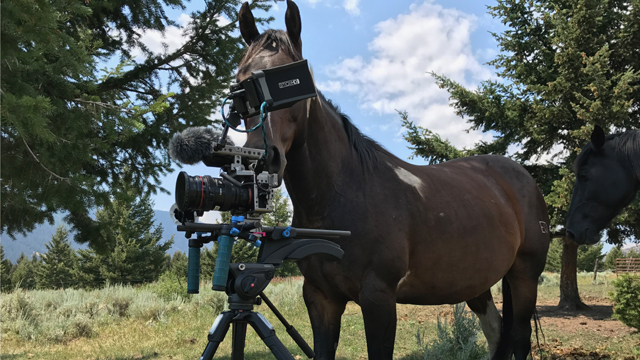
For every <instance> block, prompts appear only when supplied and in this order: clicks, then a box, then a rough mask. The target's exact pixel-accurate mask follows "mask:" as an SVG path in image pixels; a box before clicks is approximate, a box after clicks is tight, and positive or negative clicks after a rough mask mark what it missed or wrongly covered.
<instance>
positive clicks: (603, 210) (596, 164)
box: [566, 125, 637, 244]
mask: <svg viewBox="0 0 640 360" xmlns="http://www.w3.org/2000/svg"><path fill="white" fill-rule="evenodd" d="M614 142H615V141H614V140H611V139H610V137H605V134H604V131H603V130H602V128H601V127H599V126H597V125H596V127H595V129H594V130H593V133H592V134H591V142H590V143H588V144H587V145H586V146H585V147H584V148H582V152H581V153H580V155H578V158H577V159H576V161H575V163H574V172H575V174H576V181H575V184H574V185H573V196H572V198H571V205H570V206H569V213H568V214H567V226H566V229H567V236H568V237H569V238H570V239H572V240H574V241H575V242H577V243H578V244H595V243H597V242H598V241H599V240H600V232H601V231H602V230H603V229H604V228H605V227H606V226H607V224H609V222H610V221H611V220H613V218H614V217H615V216H616V215H618V214H619V213H620V212H621V211H622V209H623V208H624V207H625V206H627V205H629V204H630V203H631V201H632V200H633V199H634V197H635V194H636V191H637V189H636V186H637V185H636V184H637V181H636V180H635V175H634V172H633V170H632V169H631V168H630V167H629V165H628V161H625V160H626V159H625V158H624V157H623V156H620V151H619V149H617V148H616V144H614Z"/></svg>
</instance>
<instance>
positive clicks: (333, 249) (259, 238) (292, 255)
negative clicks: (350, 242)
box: [178, 216, 351, 296]
mask: <svg viewBox="0 0 640 360" xmlns="http://www.w3.org/2000/svg"><path fill="white" fill-rule="evenodd" d="M234 220H235V221H234ZM240 220H244V218H243V217H241V216H234V217H232V223H231V224H203V223H194V222H184V223H183V224H182V225H178V231H184V232H186V235H187V237H191V235H193V234H194V233H197V234H198V237H197V238H196V239H190V240H189V268H188V274H189V275H188V286H187V291H188V292H189V293H190V294H197V293H198V292H199V284H200V248H201V247H202V246H203V245H204V244H205V243H208V242H210V241H213V240H214V239H218V246H219V247H220V246H223V245H224V243H222V242H221V239H222V240H223V241H227V239H225V238H224V237H227V238H229V239H231V241H230V244H231V246H233V242H235V240H234V237H237V238H240V239H243V240H245V241H248V242H250V243H253V244H254V245H256V246H259V247H260V251H259V253H258V259H257V262H256V264H258V265H260V266H258V267H251V271H252V272H254V271H257V270H260V271H262V272H264V276H263V277H260V279H262V280H263V281H265V284H264V287H262V289H264V288H265V287H266V286H267V285H268V284H269V281H270V280H271V279H272V278H273V275H274V273H275V268H277V267H280V266H282V262H283V261H284V260H299V259H302V258H304V257H306V256H309V255H313V254H327V255H330V256H334V257H336V258H338V259H341V258H342V256H343V254H344V252H343V251H342V249H341V248H340V246H338V245H337V244H336V243H333V242H331V241H328V240H325V239H321V238H319V237H328V238H337V237H341V236H349V235H351V233H350V232H349V231H336V230H319V229H302V228H294V227H291V226H287V227H284V226H276V227H263V226H262V224H261V223H260V222H259V221H253V222H243V221H240ZM206 233H209V234H210V235H208V236H206V235H203V234H206ZM303 237H304V238H303ZM227 242H229V241H227ZM221 250H222V249H220V248H219V251H218V256H220V254H221V253H223V254H229V258H230V256H231V251H230V250H228V251H227V250H225V251H221ZM224 260H225V259H221V258H218V259H217V260H216V266H215V270H214V278H213V286H212V289H213V290H217V291H227V293H229V291H230V289H231V288H232V289H234V290H235V291H236V293H242V291H237V289H236V287H235V285H234V286H232V287H231V288H229V284H228V279H229V277H228V276H227V275H228V274H229V273H231V274H232V277H231V279H236V278H238V277H240V276H241V275H242V276H244V275H243V274H246V273H243V271H245V270H247V266H249V265H252V264H230V263H229V261H230V259H227V260H226V263H225V262H224ZM236 265H238V266H237V267H235V266H236ZM241 267H242V268H241ZM234 269H237V271H239V272H234ZM270 269H272V270H270ZM270 271H271V272H272V273H270ZM223 274H224V275H223ZM235 275H237V276H236V277H234V276H235ZM221 277H224V278H223V279H221ZM266 280H268V281H266ZM261 282H262V281H261ZM254 286H255V284H254ZM262 289H261V290H260V291H262ZM249 290H251V289H249ZM260 291H258V292H257V293H259V292H260ZM253 293H254V291H249V292H248V293H247V295H246V296H255V295H253ZM257 293H256V294H257ZM249 294H251V295H249Z"/></svg>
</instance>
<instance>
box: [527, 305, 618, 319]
mask: <svg viewBox="0 0 640 360" xmlns="http://www.w3.org/2000/svg"><path fill="white" fill-rule="evenodd" d="M589 307H590V309H587V310H575V311H568V310H560V309H558V307H557V306H551V305H538V315H540V317H553V318H575V317H576V316H578V315H582V316H584V317H587V318H589V319H592V320H610V319H611V316H612V315H613V308H612V307H611V305H589Z"/></svg>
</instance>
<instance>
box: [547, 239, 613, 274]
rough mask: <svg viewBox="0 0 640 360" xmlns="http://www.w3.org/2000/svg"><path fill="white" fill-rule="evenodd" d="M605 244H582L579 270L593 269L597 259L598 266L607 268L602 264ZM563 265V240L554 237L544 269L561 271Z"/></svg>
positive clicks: (579, 253) (579, 250)
mask: <svg viewBox="0 0 640 360" xmlns="http://www.w3.org/2000/svg"><path fill="white" fill-rule="evenodd" d="M602 247H603V244H596V245H580V246H579V247H578V259H577V270H578V271H593V268H594V266H595V264H596V260H598V261H599V262H600V264H599V265H598V267H599V268H600V270H605V268H603V267H602V266H601V265H602V259H603V258H604V255H603V254H602ZM561 266H562V240H561V239H553V240H551V243H550V244H549V252H548V253H547V263H546V265H545V267H544V271H548V272H554V273H555V272H560V268H561Z"/></svg>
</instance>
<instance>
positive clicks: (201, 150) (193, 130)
mask: <svg viewBox="0 0 640 360" xmlns="http://www.w3.org/2000/svg"><path fill="white" fill-rule="evenodd" d="M220 136H222V133H221V132H220V131H217V130H215V129H214V128H212V127H203V126H200V127H190V128H188V129H186V130H184V131H183V132H180V133H177V134H174V135H173V137H172V138H171V141H169V156H170V157H171V158H172V159H173V160H175V161H177V162H180V163H183V164H188V165H192V164H196V163H198V162H200V161H202V159H203V158H204V157H207V156H210V155H211V154H212V153H213V149H214V147H215V146H216V144H217V143H218V139H220ZM227 145H233V141H231V139H229V138H227Z"/></svg>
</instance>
